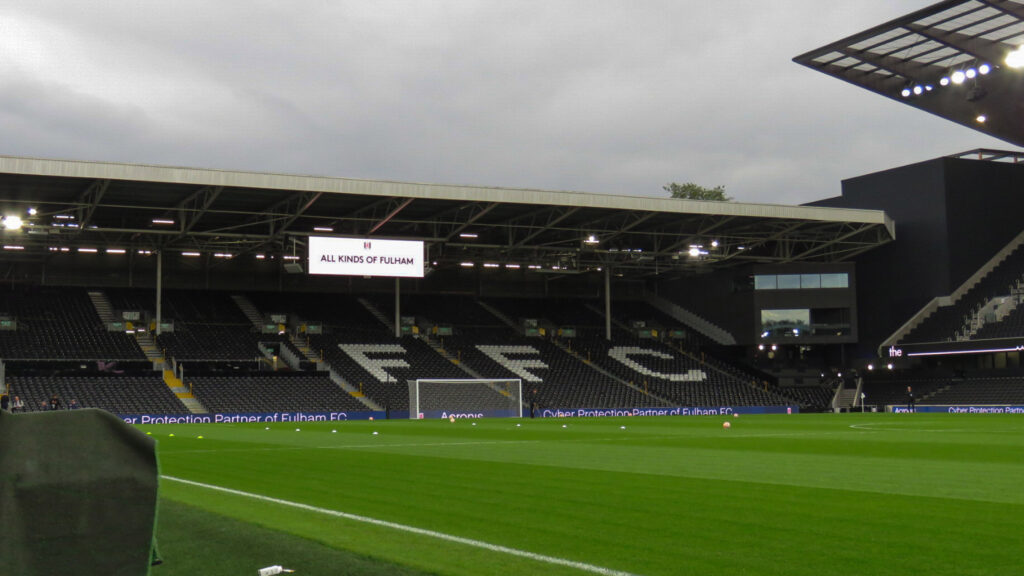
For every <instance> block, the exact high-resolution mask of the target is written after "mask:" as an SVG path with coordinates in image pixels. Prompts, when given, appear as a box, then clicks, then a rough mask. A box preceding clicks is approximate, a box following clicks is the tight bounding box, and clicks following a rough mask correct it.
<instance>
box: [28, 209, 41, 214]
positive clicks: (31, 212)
mask: <svg viewBox="0 0 1024 576" xmlns="http://www.w3.org/2000/svg"><path fill="white" fill-rule="evenodd" d="M38 213H39V210H36V209H35V208H29V209H28V215H29V216H35V215H36V214H38Z"/></svg>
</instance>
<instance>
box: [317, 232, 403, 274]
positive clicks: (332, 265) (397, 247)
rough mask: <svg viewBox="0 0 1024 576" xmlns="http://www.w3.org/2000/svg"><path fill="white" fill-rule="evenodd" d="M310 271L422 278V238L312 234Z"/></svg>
mask: <svg viewBox="0 0 1024 576" xmlns="http://www.w3.org/2000/svg"><path fill="white" fill-rule="evenodd" d="M309 273H310V274H327V275H335V276H389V277H401V278H422V277H423V242H422V241H419V240H379V239H376V238H328V237H324V236H311V237H310V238H309Z"/></svg>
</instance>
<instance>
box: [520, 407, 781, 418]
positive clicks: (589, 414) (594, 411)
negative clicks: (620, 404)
mask: <svg viewBox="0 0 1024 576" xmlns="http://www.w3.org/2000/svg"><path fill="white" fill-rule="evenodd" d="M798 412H800V408H799V407H797V406H676V407H674V408H660V407H659V408H562V409H554V408H550V409H549V408H544V409H540V410H537V412H536V415H537V416H539V417H541V418H604V417H609V416H730V415H732V414H797V413H798Z"/></svg>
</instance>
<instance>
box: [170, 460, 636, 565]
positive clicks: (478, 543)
mask: <svg viewBox="0 0 1024 576" xmlns="http://www.w3.org/2000/svg"><path fill="white" fill-rule="evenodd" d="M160 478H162V479H164V480H170V481H172V482H180V483H182V484H188V485H189V486H197V487H199V488H206V489H207V490H216V491H218V492H224V493H226V494H234V495H235V496H244V497H246V498H252V499H254V500H259V501H261V502H270V503H273V504H279V505H281V506H289V507H291V508H298V509H300V510H306V511H309V512H316V513H318V514H324V515H327V516H334V517H336V518H344V519H345V520H352V521H355V522H363V523H366V524H373V525H374V526H381V527H384V528H390V529H392V530H400V531H402V532H409V533H412V534H418V535H420V536H427V537H430V538H437V539H439V540H446V541H448V542H455V543H457V544H464V545H466V546H472V547H474V548H482V549H484V550H490V551H492V552H500V553H502V554H508V555H510V556H518V557H520V558H527V559H530V560H536V561H537V562H544V563H547V564H555V565H558V566H568V567H569V568H576V569H577V570H582V571H584V572H591V573H593V574H601V575H602V576H636V575H635V574H632V573H630V572H622V571H620V570H613V569H611V568H604V567H603V566H595V565H594V564H586V563H584V562H576V561H575V560H567V559H565V558H556V557H555V556H546V555H544V554H537V553H534V552H528V551H526V550H519V549H517V548H509V547H507V546H501V545H498V544H491V543H490V542H484V541H482V540H473V539H470V538H463V537H461V536H453V535H451V534H445V533H444V532H435V531H433V530H426V529H423V528H416V527H415V526H407V525H405V524H398V523H397V522H388V521H387V520H378V519H376V518H370V517H369V516H359V515H358V514H349V513H348V512H340V511H338V510H331V509H328V508H318V507H316V506H310V505H309V504H302V503H300V502H291V501H289V500H281V499H280V498H272V497H270V496H263V495H261V494H253V493H251V492H243V491H241V490H235V489H232V488H224V487H223V486H215V485H213V484H204V483H202V482H195V481H193V480H185V479H184V478H177V477H174V476H161V477H160Z"/></svg>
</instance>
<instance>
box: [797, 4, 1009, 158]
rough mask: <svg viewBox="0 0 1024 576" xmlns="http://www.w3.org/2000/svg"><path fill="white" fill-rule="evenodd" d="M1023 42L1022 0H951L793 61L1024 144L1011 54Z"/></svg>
mask: <svg viewBox="0 0 1024 576" xmlns="http://www.w3.org/2000/svg"><path fill="white" fill-rule="evenodd" d="M1022 43H1024V2H1019V1H1014V0H949V1H946V2H939V3H938V4H934V5H932V6H929V7H927V8H924V9H922V10H918V11H916V12H912V13H910V14H907V15H906V16H903V17H901V18H897V19H895V20H892V21H890V22H887V23H885V24H881V25H879V26H875V27H874V28H871V29H869V30H865V31H864V32H860V33H859V34H854V35H853V36H850V37H848V38H844V39H842V40H838V41H836V42H832V43H831V44H828V45H826V46H823V47H821V48H818V49H817V50H812V51H810V52H808V53H806V54H802V55H800V56H797V57H796V58H794V59H793V60H794V61H795V62H797V63H798V64H802V65H804V66H807V67H809V68H812V69H814V70H818V71H820V72H824V73H825V74H828V75H830V76H834V77H836V78H839V79H840V80H845V81H847V82H850V83H851V84H855V85H857V86H860V87H861V88H865V89H867V90H871V91H872V92H875V93H876V94H881V95H882V96H885V97H887V98H892V99H893V100H897V101H899V102H902V103H904V104H907V105H909V106H913V107H915V108H919V109H921V110H924V111H926V112H931V113H932V114H936V115H938V116H941V117H943V118H945V119H947V120H952V121H953V122H956V123H958V124H961V125H963V126H967V127H968V128H973V129H975V130H978V131H980V132H984V133H985V134H988V135H990V136H994V137H996V138H1000V139H1002V140H1005V141H1007V142H1011V143H1013V144H1016V145H1018V146H1024V123H1022V122H1020V118H1021V115H1022V113H1024V100H1022V95H1024V91H1022V88H1024V68H1013V67H1011V66H1010V65H1009V64H1008V63H1007V61H1006V58H1007V55H1008V54H1009V53H1011V52H1013V51H1015V50H1016V49H1017V48H1018V47H1019V46H1020V45H1021V44H1022ZM1022 55H1024V53H1022ZM1022 64H1024V62H1022Z"/></svg>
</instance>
